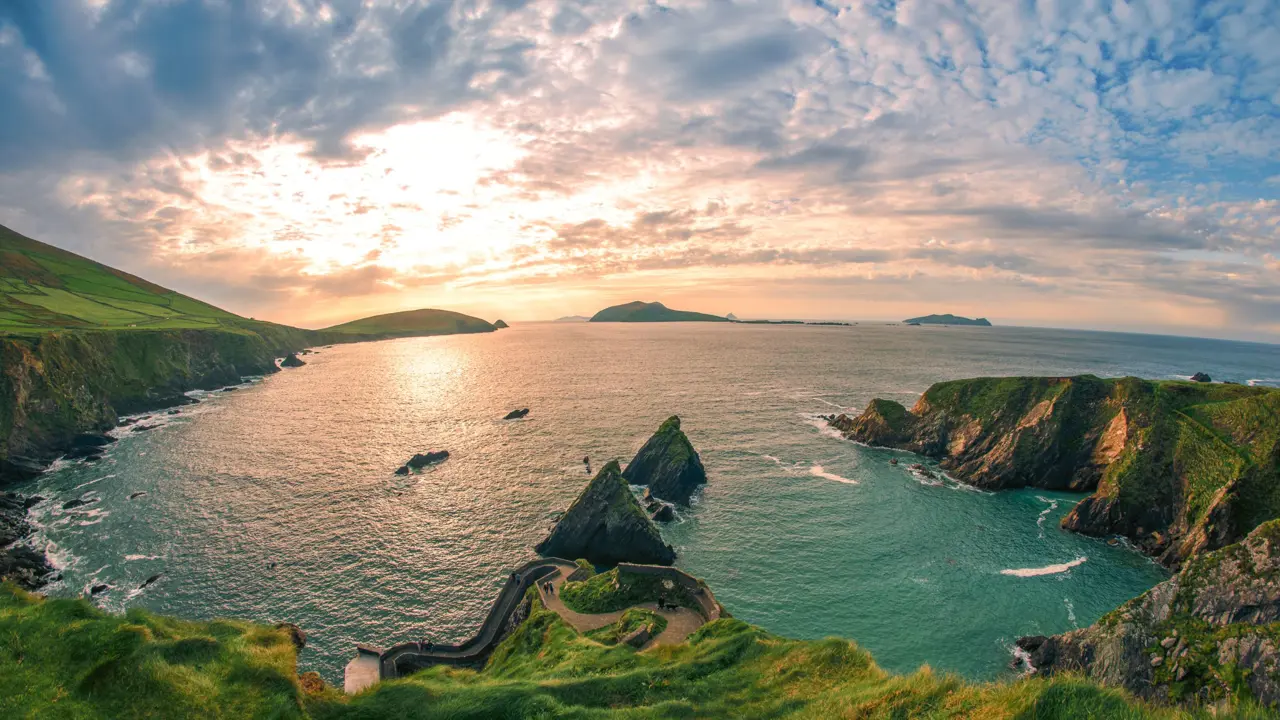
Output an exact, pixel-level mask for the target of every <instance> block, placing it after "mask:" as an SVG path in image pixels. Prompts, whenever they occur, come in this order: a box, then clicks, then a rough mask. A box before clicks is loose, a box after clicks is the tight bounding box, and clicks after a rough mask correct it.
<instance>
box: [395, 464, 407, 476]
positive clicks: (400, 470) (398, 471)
mask: <svg viewBox="0 0 1280 720" xmlns="http://www.w3.org/2000/svg"><path fill="white" fill-rule="evenodd" d="M395 474H396V475H408V474H409V466H408V465H401V466H400V467H398V468H396V473H395Z"/></svg>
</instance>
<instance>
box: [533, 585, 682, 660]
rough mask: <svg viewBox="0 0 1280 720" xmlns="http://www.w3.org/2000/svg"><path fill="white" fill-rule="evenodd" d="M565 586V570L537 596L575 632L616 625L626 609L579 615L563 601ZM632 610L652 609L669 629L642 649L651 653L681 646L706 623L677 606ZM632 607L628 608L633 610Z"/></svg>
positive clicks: (650, 605)
mask: <svg viewBox="0 0 1280 720" xmlns="http://www.w3.org/2000/svg"><path fill="white" fill-rule="evenodd" d="M548 583H550V584H551V585H552V586H553V587H555V593H554V594H548V593H547V587H546V586H547V584H548ZM564 583H565V575H564V572H563V571H559V570H558V571H556V572H555V574H553V575H551V576H550V577H548V578H546V579H544V580H541V581H539V582H538V596H539V597H540V598H542V604H543V605H545V606H546V607H547V609H548V610H554V611H555V613H556V614H557V615H559V616H560V617H561V618H562V619H563V620H564V621H565V622H567V623H569V625H571V626H572V627H573V629H574V630H577V631H578V632H579V633H587V632H590V631H592V630H598V629H599V628H602V627H604V626H606V625H612V624H613V623H615V622H617V621H618V620H619V619H620V618H621V617H622V614H623V613H624V612H626V610H618V611H615V612H609V613H590V614H588V613H580V612H576V611H574V610H570V609H569V607H568V606H567V605H565V604H564V602H563V601H561V600H560V589H561V587H562V586H563V585H564ZM631 607H639V608H644V609H646V610H652V611H653V612H655V613H657V614H658V615H661V616H662V617H664V618H666V620H667V627H666V628H664V629H663V631H662V632H661V633H659V634H658V636H657V637H655V638H653V639H652V640H650V641H649V642H647V643H645V644H644V646H643V647H641V648H640V649H641V650H648V649H649V648H652V647H658V646H660V645H679V644H680V643H682V642H684V641H685V640H687V639H688V638H689V636H690V635H692V634H693V633H694V631H695V630H697V629H698V628H700V627H702V626H703V625H704V624H706V620H704V619H703V617H702V615H701V614H700V613H699V612H698V611H696V610H690V609H689V608H687V607H678V608H676V609H674V610H659V609H658V604H657V603H652V602H649V603H642V604H640V605H632V606H631ZM630 609H631V608H627V610H630Z"/></svg>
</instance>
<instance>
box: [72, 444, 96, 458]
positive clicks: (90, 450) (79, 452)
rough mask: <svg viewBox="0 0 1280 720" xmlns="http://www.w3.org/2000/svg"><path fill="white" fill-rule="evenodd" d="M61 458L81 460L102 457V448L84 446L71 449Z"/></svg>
mask: <svg viewBox="0 0 1280 720" xmlns="http://www.w3.org/2000/svg"><path fill="white" fill-rule="evenodd" d="M62 457H64V458H66V459H67V460H82V459H84V458H90V457H102V447H101V446H98V445H85V446H83V447H76V448H72V449H70V450H68V451H67V454H65V455H63V456H62Z"/></svg>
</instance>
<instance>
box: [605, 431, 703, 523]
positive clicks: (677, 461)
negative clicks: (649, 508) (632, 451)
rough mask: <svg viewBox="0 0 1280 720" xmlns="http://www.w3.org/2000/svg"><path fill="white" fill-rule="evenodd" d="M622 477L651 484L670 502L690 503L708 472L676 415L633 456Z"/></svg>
mask: <svg viewBox="0 0 1280 720" xmlns="http://www.w3.org/2000/svg"><path fill="white" fill-rule="evenodd" d="M622 477H624V478H626V480H627V482H629V483H631V484H632V485H647V486H648V487H649V491H648V493H649V494H650V495H652V496H653V497H656V498H658V499H660V500H666V501H667V502H674V503H680V504H681V505H688V504H689V499H690V498H691V497H693V493H694V491H695V490H697V489H698V486H699V485H702V484H704V483H706V482H707V472H706V470H704V469H703V467H702V459H701V458H699V457H698V452H697V451H696V450H694V449H693V444H692V443H690V442H689V438H688V437H686V436H685V434H684V431H682V430H681V429H680V418H679V417H677V416H675V415H672V416H671V417H669V418H667V420H666V422H664V423H662V425H661V426H660V427H659V428H658V432H656V433H654V434H653V437H651V438H649V441H648V442H646V443H645V444H644V447H642V448H640V452H638V453H636V456H635V457H634V458H632V459H631V462H630V463H629V464H628V465H627V469H626V470H625V471H623V473H622Z"/></svg>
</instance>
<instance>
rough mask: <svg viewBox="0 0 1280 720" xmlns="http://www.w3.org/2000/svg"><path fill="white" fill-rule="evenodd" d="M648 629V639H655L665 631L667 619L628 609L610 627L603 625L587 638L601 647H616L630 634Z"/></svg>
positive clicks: (635, 609)
mask: <svg viewBox="0 0 1280 720" xmlns="http://www.w3.org/2000/svg"><path fill="white" fill-rule="evenodd" d="M645 626H648V627H649V637H651V638H653V637H657V636H658V635H659V634H660V633H661V632H662V631H663V630H666V629H667V619H666V618H664V617H662V616H661V615H659V614H658V613H656V612H654V611H652V610H649V609H646V608H638V607H637V608H630V609H628V610H627V611H626V612H624V613H622V617H620V618H618V621H617V622H615V623H613V624H612V625H605V626H604V627H602V628H596V629H595V630H592V631H590V632H588V633H587V637H589V638H591V639H592V640H595V641H596V642H598V643H601V644H603V645H617V644H618V643H620V642H622V640H623V639H624V638H626V637H627V636H628V635H630V634H631V633H633V632H635V631H636V630H639V629H640V628H642V627H645Z"/></svg>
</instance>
